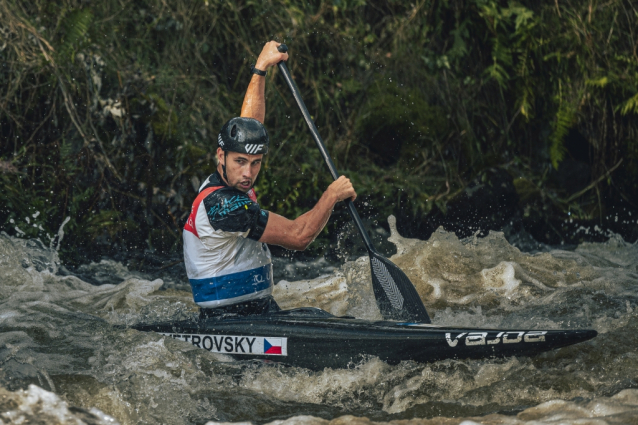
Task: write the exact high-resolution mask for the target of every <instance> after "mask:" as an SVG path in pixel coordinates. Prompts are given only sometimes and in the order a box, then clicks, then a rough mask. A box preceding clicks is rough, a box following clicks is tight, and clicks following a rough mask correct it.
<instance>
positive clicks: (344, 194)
mask: <svg viewBox="0 0 638 425" xmlns="http://www.w3.org/2000/svg"><path fill="white" fill-rule="evenodd" d="M326 192H328V193H330V194H331V195H332V196H333V197H334V199H336V201H335V203H336V202H340V201H344V200H346V199H348V198H350V200H351V201H354V200H355V199H357V192H355V191H354V187H353V186H352V182H351V181H350V179H349V178H347V177H346V176H341V177H339V178H338V179H337V180H335V181H334V182H332V184H331V185H330V186H328V189H327V190H326Z"/></svg>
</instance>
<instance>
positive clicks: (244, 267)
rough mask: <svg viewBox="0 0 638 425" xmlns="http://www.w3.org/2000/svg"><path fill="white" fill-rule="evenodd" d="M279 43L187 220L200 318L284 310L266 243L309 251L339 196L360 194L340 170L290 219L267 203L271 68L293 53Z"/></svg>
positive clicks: (187, 250) (268, 50)
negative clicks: (263, 178) (264, 173)
mask: <svg viewBox="0 0 638 425" xmlns="http://www.w3.org/2000/svg"><path fill="white" fill-rule="evenodd" d="M279 44H280V43H277V42H275V41H270V42H268V43H266V45H265V46H264V48H263V50H262V51H261V54H260V55H259V58H258V59H257V63H256V64H255V66H254V67H253V68H252V74H253V75H252V77H251V80H250V83H249V85H248V89H247V90H246V95H245V97H244V103H243V105H242V109H241V117H237V118H232V119H231V120H229V121H228V122H226V124H224V126H223V127H222V129H221V132H220V134H219V137H218V139H217V140H218V143H219V147H218V148H217V159H218V165H217V171H216V172H215V173H213V174H211V175H210V176H209V177H208V178H207V179H206V181H204V183H203V184H202V185H201V187H200V188H199V195H198V196H197V198H196V199H195V202H194V203H193V207H192V209H191V214H190V216H189V217H188V221H187V223H186V225H185V226H184V232H183V234H184V262H185V265H186V272H187V274H188V279H189V281H190V284H191V288H192V290H193V298H194V299H195V302H196V303H197V304H198V305H199V306H200V308H201V316H202V317H213V316H218V315H222V314H240V315H248V314H267V313H271V312H276V311H279V306H278V305H277V303H276V302H275V301H274V299H273V298H272V295H271V294H272V288H273V277H272V260H271V256H270V251H269V249H268V246H267V245H266V244H274V245H279V246H283V247H284V248H287V249H293V250H300V251H302V250H304V249H306V247H307V246H308V245H309V244H310V243H311V242H312V241H313V240H314V239H315V238H316V237H317V235H319V233H320V232H321V230H322V229H323V228H324V227H325V225H326V223H327V222H328V219H329V218H330V214H331V213H332V209H333V208H334V206H335V204H336V203H337V202H340V201H343V200H345V199H348V198H351V199H352V200H354V199H355V198H356V196H357V194H356V192H355V190H354V188H353V186H352V183H351V182H350V180H349V179H347V178H346V177H344V176H341V177H340V178H339V179H338V180H336V181H335V182H333V183H332V184H331V185H330V186H328V188H327V189H326V191H325V192H324V193H323V195H322V196H321V199H319V201H318V202H317V204H316V205H315V206H314V208H312V209H311V210H310V211H308V212H307V213H305V214H303V215H301V216H299V217H297V218H296V219H295V220H288V219H287V218H284V217H282V216H280V215H278V214H275V213H272V212H269V211H266V210H262V209H261V208H260V207H259V204H258V203H257V197H256V195H255V191H254V190H253V185H254V184H255V181H256V179H257V175H258V174H259V170H260V169H261V163H262V159H263V156H264V155H265V154H267V153H268V147H269V139H268V133H267V132H266V128H265V127H264V126H263V122H264V118H265V115H266V99H265V86H266V82H265V78H264V77H265V76H266V71H267V70H268V68H270V67H272V66H274V65H276V64H277V63H279V62H280V61H282V60H284V61H285V60H287V59H288V54H287V53H280V52H279V51H278V50H277V46H279Z"/></svg>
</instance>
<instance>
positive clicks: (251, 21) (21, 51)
mask: <svg viewBox="0 0 638 425" xmlns="http://www.w3.org/2000/svg"><path fill="white" fill-rule="evenodd" d="M0 16H2V19H1V20H0V60H1V62H2V67H1V68H0V81H1V84H2V88H3V90H2V95H1V98H0V123H1V136H2V139H1V142H0V181H1V183H0V184H1V185H2V190H1V191H0V224H2V225H3V228H5V229H7V230H8V231H12V232H18V231H17V230H15V228H16V226H17V227H18V229H20V231H19V232H18V233H24V234H26V235H28V236H40V237H42V238H43V239H44V240H45V241H46V240H47V237H46V235H47V234H48V235H53V234H55V233H56V232H57V230H58V228H59V226H60V224H61V223H62V221H63V220H64V219H65V217H71V220H70V222H69V223H68V224H67V225H66V227H65V233H66V235H67V236H66V237H65V242H64V243H63V254H64V255H65V256H66V258H67V260H69V261H80V260H81V259H82V258H84V256H85V255H87V253H90V252H98V251H100V252H105V251H106V252H108V251H109V250H122V249H141V248H144V249H150V250H159V251H170V250H175V249H177V247H178V246H179V244H180V237H181V236H180V235H181V232H180V228H181V225H182V223H183V221H184V219H185V217H186V215H187V214H188V211H189V208H190V203H191V202H192V200H193V198H194V197H195V194H196V191H195V188H196V187H197V186H198V183H199V182H200V181H202V180H203V179H204V178H206V176H207V175H208V174H209V173H211V172H212V171H213V170H214V168H215V163H214V160H213V153H214V150H215V148H216V136H217V133H218V131H219V128H220V127H221V125H222V124H223V122H224V121H225V120H227V119H228V118H230V117H232V116H234V115H237V114H238V113H239V110H240V107H241V100H242V98H243V94H244V90H245V88H246V85H247V83H248V80H249V78H250V74H249V65H250V63H251V62H252V61H254V60H255V59H256V57H257V55H258V54H259V52H260V50H261V46H262V45H263V43H264V42H266V41H268V40H270V39H277V40H280V41H284V42H286V43H287V44H288V45H289V48H290V53H291V61H290V63H289V66H290V68H291V72H292V74H293V75H294V76H295V77H296V81H297V84H298V85H299V87H300V88H301V90H302V92H303V96H304V99H305V101H306V103H307V105H308V107H309V110H310V111H311V113H312V114H314V118H315V120H316V123H317V126H318V128H319V130H320V131H321V133H322V135H323V137H324V139H325V140H326V142H327V144H328V148H329V149H330V151H331V152H332V154H333V156H334V158H335V162H336V164H337V167H338V168H339V169H340V170H342V171H343V172H344V173H347V174H348V175H349V176H351V177H352V178H353V180H354V181H355V183H356V185H357V188H358V191H359V192H360V193H361V194H365V195H366V196H365V198H366V199H365V200H367V201H369V203H371V204H373V205H375V207H376V208H377V214H378V215H379V217H383V216H385V215H387V214H388V213H390V212H392V211H393V209H394V208H395V207H396V205H398V204H399V203H401V202H403V203H409V204H410V205H411V207H412V209H413V212H414V214H415V215H419V214H424V213H427V212H428V211H430V209H431V208H432V206H433V205H438V206H439V208H441V209H443V210H444V209H445V202H446V201H447V200H448V199H449V198H450V197H451V196H453V195H454V194H455V193H457V192H458V190H460V189H461V188H462V187H463V186H464V185H465V184H466V183H467V182H468V181H469V180H470V179H471V178H472V177H474V176H475V175H476V174H477V173H479V172H480V171H481V170H482V169H484V168H486V167H489V166H496V165H498V166H502V167H505V168H506V169H507V170H508V171H509V172H510V173H511V174H512V175H513V176H514V177H515V178H516V180H515V184H516V187H517V189H518V190H520V195H521V199H522V202H524V203H525V202H529V204H528V205H532V206H534V208H537V209H539V210H542V209H543V208H545V209H548V208H549V210H550V211H554V212H556V211H559V212H560V211H567V210H569V211H571V212H572V213H573V214H574V216H575V217H577V218H578V217H580V218H583V219H592V218H597V217H602V216H603V215H604V214H605V208H606V207H605V205H607V204H608V203H609V202H614V200H616V199H624V201H626V202H628V203H629V204H630V205H634V206H635V205H638V195H637V194H638V118H637V115H638V54H637V53H636V52H637V51H638V30H637V28H638V25H637V23H638V8H637V7H636V5H635V4H634V3H633V2H631V1H628V0H624V1H621V0H612V1H605V2H602V1H596V0H588V1H584V0H583V1H573V2H536V1H521V2H516V1H491V0H468V1H436V0H417V1H415V2H406V1H397V0H387V1H383V2H382V1H373V2H364V1H361V0H332V1H312V2H307V1H252V0H244V1H227V0H190V1H185V0H174V1H170V2H165V1H161V0H135V1H133V0H103V1H100V2H88V3H87V2H82V1H79V0H77V1H73V0H62V1H59V2H51V1H45V0H34V1H31V2H24V1H16V0H6V1H4V2H2V3H0ZM266 78H267V79H268V85H267V87H268V88H267V91H268V92H267V95H268V105H267V120H266V126H267V128H268V129H269V133H270V135H271V138H272V140H273V142H274V148H273V149H272V155H268V157H267V159H266V161H265V164H264V168H263V171H262V175H261V177H260V180H259V182H258V187H257V189H258V192H259V193H260V196H261V202H262V204H263V205H264V207H265V208H269V209H273V210H275V211H277V212H280V213H283V214H285V215H289V216H292V215H295V214H298V213H300V212H302V211H304V210H305V209H307V208H308V207H309V206H311V205H312V204H313V202H314V201H315V200H316V199H317V198H318V197H319V196H320V195H321V192H322V190H323V189H324V188H325V186H326V185H327V184H328V183H329V176H328V173H327V172H326V171H325V166H324V165H323V163H322V160H321V157H320V156H319V154H318V153H317V152H316V149H315V148H314V146H313V142H312V140H311V139H310V137H309V134H308V132H307V130H306V126H305V123H304V122H303V120H302V118H301V116H300V114H299V112H298V111H297V108H296V106H295V104H294V102H293V101H292V98H291V96H290V94H289V93H288V91H287V89H286V87H285V85H284V84H283V82H282V81H280V78H279V76H278V75H277V71H273V72H270V73H269V75H268V76H267V77H266ZM574 132H577V133H578V134H580V135H582V136H583V137H584V138H585V139H586V141H587V142H588V146H587V147H586V149H587V150H588V152H587V155H588V157H589V158H590V159H589V166H590V168H591V179H590V181H591V182H592V183H593V184H590V185H588V186H587V187H586V188H585V190H579V191H578V192H576V193H572V192H570V191H568V190H566V189H565V188H562V187H561V186H560V185H558V184H556V183H555V182H554V181H552V179H551V175H552V173H554V171H552V169H554V170H555V169H559V168H560V166H561V163H562V162H563V161H564V160H565V159H566V158H567V157H568V156H569V155H570V150H569V149H568V146H567V143H566V140H567V138H569V137H570V136H569V135H570V134H572V133H574ZM621 160H622V161H623V162H622V163H621V164H620V166H619V167H618V168H614V167H616V166H617V165H618V164H619V163H620V161H621ZM612 169H614V171H613V172H610V170H612ZM601 198H602V199H603V200H604V201H605V202H601ZM27 218H28V221H27Z"/></svg>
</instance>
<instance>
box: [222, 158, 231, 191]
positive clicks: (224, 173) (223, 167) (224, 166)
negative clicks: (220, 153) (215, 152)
mask: <svg viewBox="0 0 638 425" xmlns="http://www.w3.org/2000/svg"><path fill="white" fill-rule="evenodd" d="M222 172H223V177H224V180H226V184H228V185H230V182H229V181H228V175H227V174H226V152H224V163H223V164H222Z"/></svg>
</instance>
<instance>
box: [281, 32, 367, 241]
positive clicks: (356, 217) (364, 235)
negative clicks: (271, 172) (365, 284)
mask: <svg viewBox="0 0 638 425" xmlns="http://www.w3.org/2000/svg"><path fill="white" fill-rule="evenodd" d="M282 46H283V49H281V48H282ZM279 51H280V52H282V53H285V52H287V51H288V48H287V47H286V45H285V44H282V45H280V46H279ZM277 66H278V67H279V70H280V71H281V73H282V74H283V76H284V80H286V84H288V87H289V88H290V91H292V95H293V97H294V98H295V100H296V101H297V105H299V109H300V110H301V114H302V115H303V117H304V119H305V120H306V124H308V127H309V128H310V134H312V138H313V139H314V141H315V143H316V144H317V147H318V148H319V152H321V156H323V159H324V161H326V165H327V166H328V169H329V170H330V174H332V178H333V179H335V180H337V179H338V178H339V173H338V172H337V167H335V164H334V162H332V158H331V157H330V154H329V153H328V151H327V150H326V146H325V145H324V143H323V140H322V139H321V136H320V135H319V131H318V130H317V127H316V126H315V123H314V121H313V120H312V118H311V117H310V113H309V112H308V108H306V104H305V103H304V101H303V99H302V98H301V93H299V88H297V84H295V82H294V80H293V79H292V76H291V75H290V71H288V67H287V66H286V64H285V63H284V61H281V62H279V63H278V64H277ZM345 203H346V205H347V206H348V212H349V213H350V216H351V217H352V220H353V221H354V224H355V226H357V229H358V230H359V233H360V234H361V237H362V238H363V243H364V244H365V246H366V248H367V249H368V251H370V252H376V250H375V249H374V247H373V246H372V240H371V239H370V236H369V235H368V232H366V230H365V228H364V227H363V222H362V221H361V217H359V213H358V212H357V209H356V208H355V207H354V204H353V203H352V201H351V200H350V199H347V200H346V201H345Z"/></svg>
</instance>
